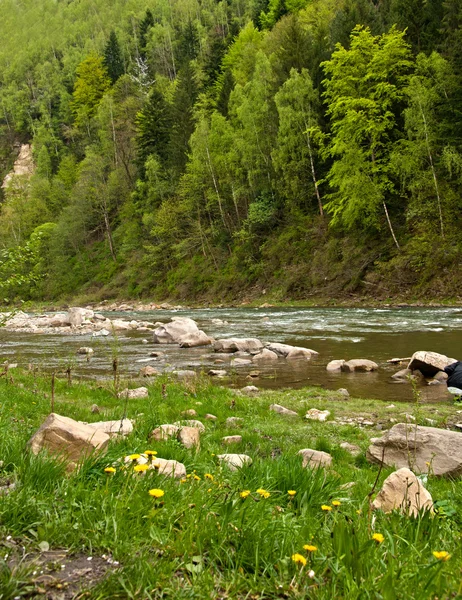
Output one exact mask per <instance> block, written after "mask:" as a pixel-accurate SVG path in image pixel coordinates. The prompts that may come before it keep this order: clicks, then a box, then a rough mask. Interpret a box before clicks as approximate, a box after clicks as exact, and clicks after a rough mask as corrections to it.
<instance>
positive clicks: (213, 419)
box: [204, 413, 218, 421]
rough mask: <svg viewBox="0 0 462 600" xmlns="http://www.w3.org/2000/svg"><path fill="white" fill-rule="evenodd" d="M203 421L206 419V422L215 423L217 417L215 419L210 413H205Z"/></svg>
mask: <svg viewBox="0 0 462 600" xmlns="http://www.w3.org/2000/svg"><path fill="white" fill-rule="evenodd" d="M204 419H207V421H216V420H217V419H218V417H216V416H215V415H211V414H210V413H207V414H206V415H205V417H204Z"/></svg>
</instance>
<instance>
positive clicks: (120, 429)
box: [88, 419, 133, 437]
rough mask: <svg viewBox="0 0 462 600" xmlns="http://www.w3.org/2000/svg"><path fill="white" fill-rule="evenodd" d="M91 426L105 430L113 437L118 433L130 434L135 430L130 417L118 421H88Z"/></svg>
mask: <svg viewBox="0 0 462 600" xmlns="http://www.w3.org/2000/svg"><path fill="white" fill-rule="evenodd" d="M88 425H89V426H90V427H93V428H94V429H98V430H99V431H104V433H107V434H108V435H110V436H111V437H114V436H117V435H128V434H129V433H131V432H132V431H133V423H132V422H131V421H130V419H118V420H117V421H98V422H97V423H88Z"/></svg>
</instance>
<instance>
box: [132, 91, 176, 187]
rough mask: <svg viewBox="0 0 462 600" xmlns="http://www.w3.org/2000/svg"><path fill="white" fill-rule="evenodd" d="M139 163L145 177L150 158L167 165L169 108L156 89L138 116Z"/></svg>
mask: <svg viewBox="0 0 462 600" xmlns="http://www.w3.org/2000/svg"><path fill="white" fill-rule="evenodd" d="M136 130H137V135H136V142H137V162H138V164H139V169H140V171H141V175H142V176H144V169H145V163H146V160H147V159H148V157H149V156H150V155H152V154H155V155H156V156H157V158H158V159H160V161H161V162H162V163H164V164H165V163H166V161H167V156H168V143H169V131H170V115H169V107H168V105H167V103H166V101H165V99H164V97H163V95H162V94H161V93H160V91H159V90H158V89H157V88H156V87H154V88H153V90H152V91H151V93H150V95H149V98H148V100H147V102H146V104H145V106H144V108H143V109H142V110H141V111H140V112H139V113H138V114H137V116H136Z"/></svg>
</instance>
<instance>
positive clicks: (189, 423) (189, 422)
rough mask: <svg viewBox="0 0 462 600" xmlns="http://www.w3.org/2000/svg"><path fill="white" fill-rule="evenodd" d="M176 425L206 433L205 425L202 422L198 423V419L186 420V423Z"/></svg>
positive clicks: (179, 422)
mask: <svg viewBox="0 0 462 600" xmlns="http://www.w3.org/2000/svg"><path fill="white" fill-rule="evenodd" d="M174 425H178V426H179V427H184V426H186V427H195V428H196V429H198V430H199V431H200V432H201V433H204V431H205V425H204V424H203V423H201V422H200V421H196V419H186V420H185V421H175V423H174Z"/></svg>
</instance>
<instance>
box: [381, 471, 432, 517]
mask: <svg viewBox="0 0 462 600" xmlns="http://www.w3.org/2000/svg"><path fill="white" fill-rule="evenodd" d="M432 507H433V500H432V497H431V494H430V492H429V491H428V490H426V489H425V488H424V486H423V484H422V482H421V481H420V480H419V479H417V477H416V476H415V475H414V473H413V472H412V471H410V470H409V469H407V468H406V467H403V468H402V469H399V470H398V471H394V472H393V473H391V475H389V476H388V477H387V478H386V479H385V481H384V482H383V485H382V489H381V490H380V492H379V493H378V494H377V496H376V498H375V500H374V502H373V503H372V509H373V510H383V512H386V513H388V512H391V511H393V510H399V511H400V512H401V513H404V514H406V515H413V516H414V517H416V516H417V515H418V513H419V512H420V511H426V510H432Z"/></svg>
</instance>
